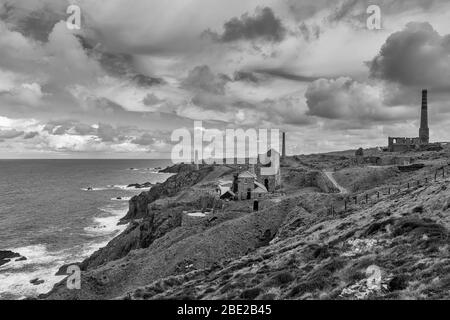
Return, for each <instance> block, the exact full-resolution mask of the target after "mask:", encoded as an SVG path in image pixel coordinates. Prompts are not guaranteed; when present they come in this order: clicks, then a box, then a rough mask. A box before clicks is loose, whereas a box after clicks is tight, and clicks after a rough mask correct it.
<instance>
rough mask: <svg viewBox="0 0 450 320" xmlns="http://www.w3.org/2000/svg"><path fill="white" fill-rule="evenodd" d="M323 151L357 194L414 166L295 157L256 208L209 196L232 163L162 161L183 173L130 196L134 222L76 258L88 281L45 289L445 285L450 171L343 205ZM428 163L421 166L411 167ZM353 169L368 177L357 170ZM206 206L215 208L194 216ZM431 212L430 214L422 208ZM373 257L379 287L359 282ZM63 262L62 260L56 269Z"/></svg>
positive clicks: (334, 291) (169, 294)
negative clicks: (334, 208)
mask: <svg viewBox="0 0 450 320" xmlns="http://www.w3.org/2000/svg"><path fill="white" fill-rule="evenodd" d="M327 161H328V162H330V163H332V164H333V167H334V168H339V169H337V173H336V174H335V176H336V177H337V180H338V181H339V182H340V183H342V184H344V185H345V187H346V188H348V189H349V190H352V192H353V194H355V192H356V193H357V192H364V191H368V190H371V188H378V187H379V186H380V185H381V184H386V185H390V184H392V183H397V182H402V181H407V180H408V179H410V175H409V173H407V172H405V173H397V174H395V175H393V174H385V175H384V174H381V175H380V172H379V171H378V170H375V169H373V168H361V167H352V165H351V161H350V160H349V158H348V157H345V156H339V157H336V156H326V155H320V156H316V157H315V156H310V157H303V158H302V159H301V160H297V159H296V158H293V159H289V164H284V166H283V169H284V170H283V181H284V190H285V191H286V193H287V194H286V195H284V196H283V195H280V196H277V197H275V198H268V199H266V200H263V201H261V203H260V211H257V212H253V210H252V203H251V201H236V202H234V201H230V202H226V203H220V204H218V203H217V201H216V200H214V198H213V197H209V196H207V194H208V192H210V190H211V188H213V187H214V185H215V183H216V182H217V180H218V179H224V177H226V178H228V177H229V176H230V175H232V173H233V172H234V170H233V169H232V168H229V167H226V166H203V167H201V169H200V170H198V171H197V170H194V169H195V168H194V167H193V166H191V165H178V166H174V167H171V168H167V169H165V170H162V171H164V172H171V173H176V175H174V176H172V177H170V178H169V179H167V180H166V181H165V182H163V183H161V184H158V185H155V186H153V187H152V188H151V189H150V190H149V191H145V192H142V193H141V194H139V195H137V196H135V197H133V198H132V199H131V200H130V201H129V210H128V212H127V214H126V215H125V217H123V218H122V219H121V223H123V224H128V226H127V229H126V230H125V231H124V232H122V233H121V234H120V235H118V236H117V237H115V238H114V239H113V240H111V241H110V242H109V243H108V245H107V246H105V247H103V248H101V249H100V250H98V251H96V252H95V253H93V254H92V255H91V256H90V257H89V258H87V259H85V260H84V261H82V262H81V263H80V264H79V266H80V268H81V270H82V283H83V285H82V288H81V290H68V289H67V287H66V285H65V282H64V281H62V282H60V283H58V284H57V285H55V287H54V288H53V290H51V291H50V292H49V293H47V294H45V295H41V296H40V297H39V298H40V299H117V298H119V299H292V298H294V299H322V298H324V299H367V298H388V299H389V298H391V299H392V298H393V299H395V298H408V297H417V296H427V297H435V298H441V297H443V296H445V292H449V290H444V289H443V288H444V287H445V286H446V285H447V284H448V281H447V280H446V279H448V274H447V273H446V271H445V270H446V269H445V267H444V266H445V265H448V263H449V262H450V260H449V258H448V257H449V256H450V255H449V254H448V250H449V249H448V248H449V247H450V243H449V239H450V237H449V231H448V224H449V221H447V220H446V218H445V216H444V215H442V214H441V213H442V212H443V211H446V210H447V211H448V209H449V208H450V206H449V205H448V204H449V203H450V194H449V192H450V191H448V190H449V189H447V188H446V185H447V184H448V182H449V181H443V182H440V183H437V184H436V185H430V186H427V187H421V186H415V187H414V189H413V188H411V190H410V192H408V193H398V194H392V195H389V197H388V198H386V199H385V200H383V201H380V202H379V203H376V204H373V205H368V204H364V203H362V204H361V205H359V206H352V207H350V208H348V209H347V211H346V212H345V213H339V214H336V213H335V212H330V211H329V207H330V206H331V205H332V204H333V203H335V202H336V201H342V199H343V197H344V195H343V194H342V193H339V192H338V191H339V190H337V189H336V187H335V186H334V184H333V183H332V182H331V181H330V180H329V179H328V180H327V175H325V174H323V173H322V170H323V169H325V168H323V169H322V170H319V169H320V164H321V163H327ZM429 170H430V169H429V168H427V167H424V168H422V169H420V170H419V171H418V172H416V173H415V174H416V175H417V174H422V175H426V174H428V173H429ZM362 171H364V172H365V173H364V174H363V173H362ZM352 172H358V176H360V177H362V178H361V179H362V180H361V181H360V180H354V179H353V177H354V175H352ZM383 172H384V171H383ZM347 177H350V178H347ZM346 183H351V185H347V184H346ZM358 188H363V189H358ZM419 207H420V208H421V209H420V210H419V209H417V208H419ZM204 208H212V209H211V210H208V212H206V211H205V212H206V214H203V215H197V216H195V215H194V216H191V215H189V212H194V213H195V212H203V211H204ZM425 212H426V218H425V217H424V216H421V215H423V214H424V213H425ZM423 259H429V260H430V261H433V264H430V265H428V266H423V271H422V270H421V269H420V270H419V269H417V268H415V267H414V265H416V264H417V263H419V262H420V261H422V260H423ZM408 261H409V262H408ZM370 265H377V266H379V267H380V268H382V269H383V270H387V271H389V272H386V273H385V274H383V277H384V278H383V282H382V283H383V284H385V286H386V289H384V287H383V289H382V290H379V291H373V290H370V289H368V288H367V287H366V286H365V285H364V284H365V283H366V282H365V281H366V280H365V276H364V274H365V270H366V269H367V267H368V266H370ZM433 266H441V267H439V268H438V267H433ZM63 273H64V268H61V269H60V272H59V274H63ZM420 277H424V278H426V279H429V280H430V282H427V283H429V284H428V285H425V284H423V285H422V286H416V285H415V283H416V282H414V281H415V280H414V279H419V278H420ZM433 279H434V280H433ZM431 280H433V281H434V282H431ZM427 281H428V280H427ZM419 284H420V282H419ZM433 288H435V289H436V288H437V289H436V290H435V289H433ZM447 289H448V288H447ZM433 290H434V291H433Z"/></svg>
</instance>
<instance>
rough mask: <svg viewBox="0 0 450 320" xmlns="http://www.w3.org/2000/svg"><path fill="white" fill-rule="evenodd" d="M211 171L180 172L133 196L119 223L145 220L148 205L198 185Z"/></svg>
mask: <svg viewBox="0 0 450 320" xmlns="http://www.w3.org/2000/svg"><path fill="white" fill-rule="evenodd" d="M213 169H214V168H213V167H205V168H203V169H201V170H198V171H182V172H180V173H179V174H177V175H175V176H172V177H170V178H169V179H167V180H166V181H165V182H164V183H160V184H157V185H156V186H154V187H153V188H152V189H151V190H150V191H147V192H142V193H141V194H139V195H137V196H134V197H133V198H131V200H130V202H129V209H128V213H127V214H126V216H125V217H124V218H122V219H121V222H122V223H126V222H128V221H130V220H132V219H142V218H145V217H146V216H147V213H148V210H147V207H148V205H149V204H150V203H152V202H153V201H155V200H158V199H159V198H163V197H172V196H174V195H176V194H177V193H178V192H180V191H181V190H184V189H186V188H189V187H191V186H193V185H195V184H197V183H199V182H200V181H201V180H202V179H203V178H204V177H206V176H207V175H208V174H209V173H210V172H211V171H213Z"/></svg>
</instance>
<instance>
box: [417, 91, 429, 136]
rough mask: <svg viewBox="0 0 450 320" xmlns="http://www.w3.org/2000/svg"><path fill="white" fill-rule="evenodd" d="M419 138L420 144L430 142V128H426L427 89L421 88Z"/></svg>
mask: <svg viewBox="0 0 450 320" xmlns="http://www.w3.org/2000/svg"><path fill="white" fill-rule="evenodd" d="M419 139H420V143H421V144H428V143H430V129H429V128H428V91H427V90H422V111H421V113H420V129H419Z"/></svg>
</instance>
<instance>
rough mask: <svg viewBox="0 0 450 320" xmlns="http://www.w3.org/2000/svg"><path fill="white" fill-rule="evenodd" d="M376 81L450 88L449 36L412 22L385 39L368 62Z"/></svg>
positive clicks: (426, 24) (427, 24)
mask: <svg viewBox="0 0 450 320" xmlns="http://www.w3.org/2000/svg"><path fill="white" fill-rule="evenodd" d="M369 66H370V74H371V76H372V77H374V78H378V79H383V80H388V81H392V82H396V83H399V84H402V85H404V86H410V87H424V88H449V86H450V35H446V36H441V35H439V34H438V33H437V32H436V31H435V30H434V29H433V27H432V26H431V25H430V24H429V23H409V24H408V25H407V26H406V28H405V29H404V30H402V31H399V32H396V33H393V34H392V35H391V36H389V38H388V39H387V40H386V42H385V44H384V45H383V47H382V48H381V50H380V53H379V54H378V55H377V56H376V57H375V58H374V59H373V60H372V61H371V62H370V63H369Z"/></svg>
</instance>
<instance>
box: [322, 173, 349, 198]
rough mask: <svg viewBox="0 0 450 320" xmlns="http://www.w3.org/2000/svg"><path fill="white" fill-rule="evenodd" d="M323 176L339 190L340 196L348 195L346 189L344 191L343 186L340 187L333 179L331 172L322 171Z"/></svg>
mask: <svg viewBox="0 0 450 320" xmlns="http://www.w3.org/2000/svg"><path fill="white" fill-rule="evenodd" d="M323 173H325V175H326V176H327V177H328V179H329V180H330V181H331V182H332V183H333V184H334V186H335V187H336V188H338V189H339V192H340V193H342V194H346V193H349V192H348V190H347V189H345V188H344V187H343V186H341V185H340V184H339V183H337V181H336V180H335V179H334V177H333V172H331V171H324V172H323Z"/></svg>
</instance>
